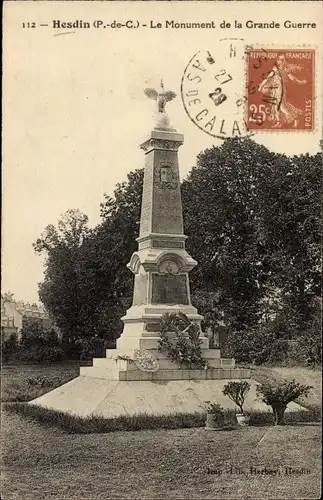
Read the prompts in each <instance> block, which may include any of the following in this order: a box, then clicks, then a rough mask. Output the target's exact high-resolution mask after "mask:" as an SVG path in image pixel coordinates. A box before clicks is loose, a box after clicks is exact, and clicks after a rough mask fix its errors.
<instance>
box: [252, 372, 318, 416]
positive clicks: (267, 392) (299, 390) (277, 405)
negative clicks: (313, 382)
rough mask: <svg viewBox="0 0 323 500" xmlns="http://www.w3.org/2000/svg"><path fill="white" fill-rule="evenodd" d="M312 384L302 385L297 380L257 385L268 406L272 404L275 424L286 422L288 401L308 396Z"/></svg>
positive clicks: (262, 398) (258, 392) (259, 394)
mask: <svg viewBox="0 0 323 500" xmlns="http://www.w3.org/2000/svg"><path fill="white" fill-rule="evenodd" d="M310 389H312V387H311V386H309V385H308V386H307V385H301V384H299V383H298V382H296V381H295V380H292V381H291V382H282V383H277V384H276V385H271V384H269V383H265V384H262V385H260V386H258V387H257V394H258V396H259V397H260V398H261V400H262V401H263V402H264V403H266V404H267V405H268V406H271V408H272V410H273V414H274V425H283V424H284V414H285V410H286V408H287V405H288V403H291V402H292V401H295V400H296V399H297V398H299V397H300V396H305V397H307V395H308V392H309V391H310Z"/></svg>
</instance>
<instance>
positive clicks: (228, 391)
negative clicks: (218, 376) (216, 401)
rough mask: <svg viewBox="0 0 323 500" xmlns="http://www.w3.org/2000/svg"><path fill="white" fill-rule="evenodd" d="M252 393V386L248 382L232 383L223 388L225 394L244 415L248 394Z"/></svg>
mask: <svg viewBox="0 0 323 500" xmlns="http://www.w3.org/2000/svg"><path fill="white" fill-rule="evenodd" d="M249 391H250V384H249V382H247V381H246V380H241V381H240V382H235V381H233V380H232V381H230V382H228V383H227V384H225V386H224V387H223V390H222V392H223V394H224V395H225V396H228V398H229V399H231V401H233V402H234V403H235V404H236V405H237V407H238V408H239V410H240V412H241V413H242V414H243V405H244V402H245V400H246V397H247V394H248V392H249Z"/></svg>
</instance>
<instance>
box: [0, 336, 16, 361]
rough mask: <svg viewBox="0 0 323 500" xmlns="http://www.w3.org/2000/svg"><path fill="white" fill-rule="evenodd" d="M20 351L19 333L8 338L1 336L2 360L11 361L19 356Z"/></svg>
mask: <svg viewBox="0 0 323 500" xmlns="http://www.w3.org/2000/svg"><path fill="white" fill-rule="evenodd" d="M18 351H19V345H18V340H17V335H16V334H14V333H13V334H12V335H10V337H9V338H8V339H5V340H4V339H3V335H2V336H1V356H2V361H5V362H7V361H10V360H11V359H14V358H16V357H17V354H18Z"/></svg>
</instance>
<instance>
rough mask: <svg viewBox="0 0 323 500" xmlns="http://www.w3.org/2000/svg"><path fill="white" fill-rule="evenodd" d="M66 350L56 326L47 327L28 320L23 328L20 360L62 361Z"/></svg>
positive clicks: (37, 361)
mask: <svg viewBox="0 0 323 500" xmlns="http://www.w3.org/2000/svg"><path fill="white" fill-rule="evenodd" d="M63 357H64V351H63V349H62V346H61V341H60V339H59V338H58V335H57V333H56V331H55V330H54V328H51V329H46V328H44V327H43V326H42V324H41V323H40V322H34V321H26V322H25V324H24V325H23V327H22V329H21V339H20V343H19V360H20V361H23V362H27V363H55V362H60V361H62V359H63Z"/></svg>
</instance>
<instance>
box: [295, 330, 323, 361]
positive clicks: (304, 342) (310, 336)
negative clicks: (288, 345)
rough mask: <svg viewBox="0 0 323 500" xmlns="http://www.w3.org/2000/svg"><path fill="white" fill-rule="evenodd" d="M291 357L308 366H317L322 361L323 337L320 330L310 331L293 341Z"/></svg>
mask: <svg viewBox="0 0 323 500" xmlns="http://www.w3.org/2000/svg"><path fill="white" fill-rule="evenodd" d="M291 357H292V358H293V359H294V360H295V361H298V362H300V363H302V364H304V365H306V366H310V367H312V368H314V369H315V368H316V366H317V365H320V364H321V362H322V337H321V335H320V333H319V332H317V333H314V332H308V333H307V334H305V335H302V336H300V337H299V338H298V339H296V340H295V342H294V343H293V347H292V349H291Z"/></svg>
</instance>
